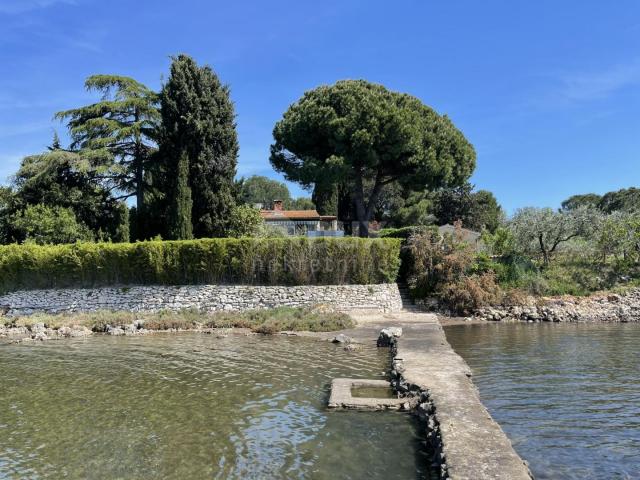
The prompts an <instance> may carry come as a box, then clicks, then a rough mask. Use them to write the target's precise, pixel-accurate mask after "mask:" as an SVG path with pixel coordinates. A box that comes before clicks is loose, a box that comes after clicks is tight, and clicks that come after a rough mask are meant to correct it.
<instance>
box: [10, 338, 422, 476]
mask: <svg viewBox="0 0 640 480" xmlns="http://www.w3.org/2000/svg"><path fill="white" fill-rule="evenodd" d="M388 363H389V357H388V351H377V350H376V349H375V348H365V349H363V350H361V351H358V352H345V351H344V350H343V349H341V348H340V347H336V346H334V345H331V344H328V343H324V342H314V341H311V340H305V339H297V338H284V337H263V336H256V337H234V336H230V337H228V338H224V339H217V338H215V337H213V336H207V335H198V334H193V335H192V334H185V335H154V336H150V337H145V338H121V337H100V338H89V339H85V340H69V341H55V342H54V341H51V342H47V343H45V344H42V345H0V366H1V368H2V375H1V376H0V478H20V479H30V478H33V479H58V478H72V479H76V478H77V479H80V478H82V479H85V478H96V479H97V478H100V479H102V478H136V479H151V478H153V479H156V478H158V479H160V478H162V479H171V478H176V479H177V478H189V479H199V478H331V479H334V478H423V477H424V476H425V475H426V473H424V472H423V469H424V468H423V465H424V459H423V458H422V454H421V452H420V450H419V447H420V442H421V438H420V436H419V434H418V432H419V431H420V430H419V428H417V426H416V424H415V423H414V421H413V419H412V418H411V417H410V416H407V415H404V414H397V413H390V412H385V413H381V412H372V413H364V412H329V411H327V409H326V408H325V405H326V401H327V397H328V391H329V385H330V382H331V379H332V378H334V377H355V378H381V377H382V376H383V375H384V372H386V371H388V369H389V365H388Z"/></svg>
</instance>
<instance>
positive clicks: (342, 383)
mask: <svg viewBox="0 0 640 480" xmlns="http://www.w3.org/2000/svg"><path fill="white" fill-rule="evenodd" d="M357 387H371V388H385V387H387V388H391V383H389V382H388V381H386V380H363V379H359V378H334V379H333V380H332V381H331V396H330V397H329V404H328V407H329V408H345V409H359V410H403V409H404V410H409V409H410V408H411V403H410V402H409V401H408V400H407V399H406V398H372V397H354V396H352V395H351V389H352V388H357Z"/></svg>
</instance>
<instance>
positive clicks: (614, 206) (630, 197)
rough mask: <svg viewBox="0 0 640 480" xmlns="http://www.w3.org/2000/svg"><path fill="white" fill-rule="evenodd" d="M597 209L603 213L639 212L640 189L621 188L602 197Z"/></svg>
mask: <svg viewBox="0 0 640 480" xmlns="http://www.w3.org/2000/svg"><path fill="white" fill-rule="evenodd" d="M598 208H599V209H600V210H601V211H602V212H604V213H613V212H618V211H622V212H638V211H640V188H634V187H631V188H623V189H621V190H618V191H615V192H608V193H605V194H604V195H603V196H602V199H601V200H600V203H599V204H598Z"/></svg>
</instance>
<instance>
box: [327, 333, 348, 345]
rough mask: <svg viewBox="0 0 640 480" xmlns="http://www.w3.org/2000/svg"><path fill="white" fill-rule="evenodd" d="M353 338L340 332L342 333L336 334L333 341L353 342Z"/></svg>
mask: <svg viewBox="0 0 640 480" xmlns="http://www.w3.org/2000/svg"><path fill="white" fill-rule="evenodd" d="M352 340H353V339H352V338H351V337H348V336H347V335H345V334H344V333H340V334H338V335H336V336H335V337H333V340H331V341H332V342H333V343H351V342H352Z"/></svg>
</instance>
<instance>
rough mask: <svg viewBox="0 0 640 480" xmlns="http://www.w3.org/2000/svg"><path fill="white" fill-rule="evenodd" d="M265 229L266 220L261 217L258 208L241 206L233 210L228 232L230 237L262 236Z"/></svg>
mask: <svg viewBox="0 0 640 480" xmlns="http://www.w3.org/2000/svg"><path fill="white" fill-rule="evenodd" d="M264 228H265V225H264V220H263V219H262V217H261V216H260V211H259V210H258V209H257V208H254V207H252V206H251V205H239V206H236V207H234V208H233V210H231V215H229V230H228V234H229V236H230V237H236V238H240V237H257V236H261V234H262V231H263V230H264Z"/></svg>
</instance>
